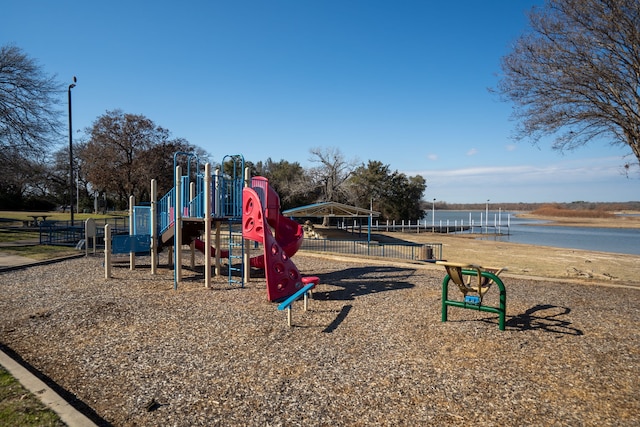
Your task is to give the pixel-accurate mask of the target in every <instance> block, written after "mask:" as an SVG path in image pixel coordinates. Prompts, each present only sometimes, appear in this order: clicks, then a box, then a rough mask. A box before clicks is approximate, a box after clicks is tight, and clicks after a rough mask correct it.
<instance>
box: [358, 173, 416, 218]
mask: <svg viewBox="0 0 640 427" xmlns="http://www.w3.org/2000/svg"><path fill="white" fill-rule="evenodd" d="M426 187H427V186H426V182H425V179H424V178H423V177H422V176H420V175H416V176H414V177H408V176H406V175H405V174H403V173H400V172H398V171H394V172H391V171H390V168H389V165H383V164H382V163H381V162H380V161H372V160H369V162H368V164H367V166H366V167H365V166H364V165H361V166H359V167H358V168H356V169H355V171H354V172H353V174H352V176H351V177H350V179H349V189H350V193H351V196H352V198H351V200H352V201H353V203H354V204H355V205H356V206H359V207H367V208H368V207H370V205H373V210H377V211H379V212H380V213H381V216H382V219H389V220H411V221H415V220H418V219H420V218H422V215H423V213H424V211H423V209H422V206H421V205H422V202H421V200H422V194H423V193H424V190H425V189H426Z"/></svg>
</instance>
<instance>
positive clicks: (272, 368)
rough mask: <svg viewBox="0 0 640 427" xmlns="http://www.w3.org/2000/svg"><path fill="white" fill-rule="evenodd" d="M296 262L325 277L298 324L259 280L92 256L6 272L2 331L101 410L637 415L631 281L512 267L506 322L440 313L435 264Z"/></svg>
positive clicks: (280, 419)
mask: <svg viewBox="0 0 640 427" xmlns="http://www.w3.org/2000/svg"><path fill="white" fill-rule="evenodd" d="M294 261H295V263H296V265H297V266H298V267H299V268H300V270H301V271H302V272H303V273H304V274H307V275H314V276H319V277H320V279H321V283H320V285H319V286H318V287H317V289H316V291H315V295H314V299H313V300H312V301H311V302H310V309H309V311H307V312H303V311H302V303H301V302H300V303H297V304H295V305H294V312H293V323H294V326H293V327H292V328H289V327H287V323H286V315H285V313H284V312H283V311H278V310H277V304H274V303H270V302H268V301H266V290H265V285H264V279H263V278H259V277H257V278H253V279H252V280H251V282H249V283H248V284H247V285H245V287H244V288H240V287H238V286H237V285H235V286H229V285H228V284H227V281H226V278H225V277H223V278H221V279H217V280H216V282H215V283H214V284H213V286H212V287H211V288H210V289H205V288H204V286H203V281H202V271H201V269H200V270H198V269H196V270H195V271H189V270H185V275H186V276H188V277H187V279H185V281H184V282H183V283H181V284H180V286H179V288H178V290H177V291H174V290H173V272H172V271H169V270H166V269H160V270H159V273H158V275H157V276H151V275H150V270H149V268H148V266H147V267H141V268H137V269H136V270H134V271H130V270H129V269H128V267H125V266H122V267H116V268H114V269H113V276H114V277H113V278H112V279H105V278H104V269H103V267H102V259H101V258H100V257H88V258H81V259H74V260H69V261H64V262H60V263H56V264H51V265H43V266H36V267H29V268H26V269H23V270H18V271H12V272H5V273H0V334H1V335H0V343H1V344H3V345H4V346H6V347H7V348H9V349H11V350H13V351H15V352H16V353H17V354H18V355H20V356H21V357H22V358H23V359H24V360H26V361H27V362H28V363H29V364H31V365H32V366H33V367H34V368H36V369H38V370H39V371H40V372H42V373H43V374H44V375H46V376H47V377H49V378H50V379H51V380H53V381H55V383H57V384H58V385H59V386H60V387H62V388H64V389H65V390H67V391H68V392H70V393H72V394H73V395H74V396H75V397H77V399H79V400H80V401H81V402H83V403H84V404H86V405H88V406H89V407H90V408H91V409H92V410H93V411H95V414H97V416H98V417H99V418H101V420H102V421H100V423H102V424H104V425H109V424H110V425H114V426H160V425H163V426H169V425H175V426H215V425H221V426H222V425H224V426H229V425H242V426H278V425H280V426H296V425H303V426H333V425H344V426H364V425H394V426H400V425H401V426H409V425H453V426H456V425H459V426H462V425H475V426H498V425H500V426H503V425H505V426H523V425H529V426H531V425H539V426H632V425H638V423H639V420H640V380H639V378H640V345H639V344H640V332H639V328H638V325H639V323H638V322H639V320H640V289H632V288H625V287H621V288H615V287H604V286H597V285H582V284H575V283H562V282H560V281H558V282H554V281H534V280H525V279H518V278H509V277H508V276H507V277H506V278H505V279H504V281H505V284H506V287H507V325H506V330H505V331H500V330H499V329H498V319H497V316H496V315H493V314H490V313H482V312H477V311H472V310H463V309H458V308H450V309H449V321H448V322H446V323H442V322H441V303H440V301H441V282H442V278H443V276H444V269H442V268H436V267H435V266H428V267H423V266H419V265H412V264H388V265H383V264H374V263H372V262H367V261H366V260H362V259H360V260H355V259H354V260H349V259H331V258H323V257H316V256H311V255H301V254H297V255H296V256H295V260H294ZM142 262H143V263H144V262H145V261H144V260H142ZM147 262H148V261H147ZM452 292H457V291H456V290H455V289H452ZM492 294H493V295H492ZM496 296H497V292H495V291H494V290H491V291H490V292H489V294H488V296H487V298H488V300H487V301H486V303H488V304H491V303H492V300H491V298H494V297H496ZM493 303H494V304H497V302H495V300H494V301H493Z"/></svg>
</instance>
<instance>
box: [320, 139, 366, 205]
mask: <svg viewBox="0 0 640 427" xmlns="http://www.w3.org/2000/svg"><path fill="white" fill-rule="evenodd" d="M309 152H310V153H311V158H310V159H309V161H311V162H313V163H319V165H318V166H316V167H313V168H311V170H310V171H309V175H310V176H311V180H312V182H314V184H315V186H316V187H317V188H318V189H319V190H320V199H321V200H320V201H323V202H344V201H345V200H346V199H347V194H346V191H347V189H346V186H344V185H343V184H344V183H345V182H346V181H347V180H348V179H349V177H350V176H351V174H352V173H353V171H354V170H355V168H356V166H357V162H356V161H347V160H345V158H344V155H343V154H342V152H341V151H340V149H339V148H335V147H331V148H312V149H310V150H309Z"/></svg>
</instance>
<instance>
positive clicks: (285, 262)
mask: <svg viewBox="0 0 640 427" xmlns="http://www.w3.org/2000/svg"><path fill="white" fill-rule="evenodd" d="M258 190H261V189H260V188H258ZM269 190H270V191H268V192H266V193H267V194H266V197H267V203H265V204H266V205H267V206H270V207H271V209H273V208H275V207H276V204H275V203H270V202H269V197H271V196H272V194H270V193H272V191H273V190H271V188H270V187H269ZM262 193H263V195H265V194H264V193H265V192H264V191H263V192H262ZM273 194H275V192H273ZM275 196H276V197H277V194H276V195H275ZM271 202H273V199H271ZM278 205H279V200H278ZM269 211H270V209H263V206H262V202H261V200H260V197H259V196H258V193H257V192H256V190H254V189H253V188H249V187H245V188H244V189H243V190H242V236H243V237H244V238H245V239H250V240H253V241H256V242H261V243H262V245H263V248H264V258H265V268H264V270H265V278H266V282H267V299H268V300H269V301H279V300H282V299H284V298H287V297H289V296H290V295H293V294H294V293H296V292H297V291H298V290H299V289H300V288H301V287H302V286H303V285H302V277H301V276H300V272H299V271H298V269H297V268H296V266H295V264H294V263H293V261H291V258H290V257H289V254H288V253H287V250H288V251H293V252H294V253H295V252H296V251H297V250H298V248H299V247H300V245H301V244H302V236H303V233H302V227H301V226H300V225H298V224H297V223H295V221H292V220H290V219H288V218H285V217H283V216H282V215H280V213H279V212H278V213H277V215H276V214H274V212H273V210H271V212H269ZM265 214H266V215H267V216H268V217H269V219H270V220H271V221H269V222H267V221H265V220H266V218H265ZM273 222H275V224H273ZM271 227H273V228H274V229H275V231H276V236H279V237H278V240H276V238H275V237H274V236H273V234H272V233H271ZM280 242H282V245H281V244H280ZM284 245H286V248H287V250H285V246H284Z"/></svg>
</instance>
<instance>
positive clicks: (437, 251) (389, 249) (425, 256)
mask: <svg viewBox="0 0 640 427" xmlns="http://www.w3.org/2000/svg"><path fill="white" fill-rule="evenodd" d="M301 249H302V250H309V251H316V252H333V253H340V254H349V255H361V256H377V257H384V258H397V259H403V260H411V261H436V260H440V259H442V243H424V244H422V243H381V242H376V241H366V240H329V239H304V241H303V242H302V247H301Z"/></svg>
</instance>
